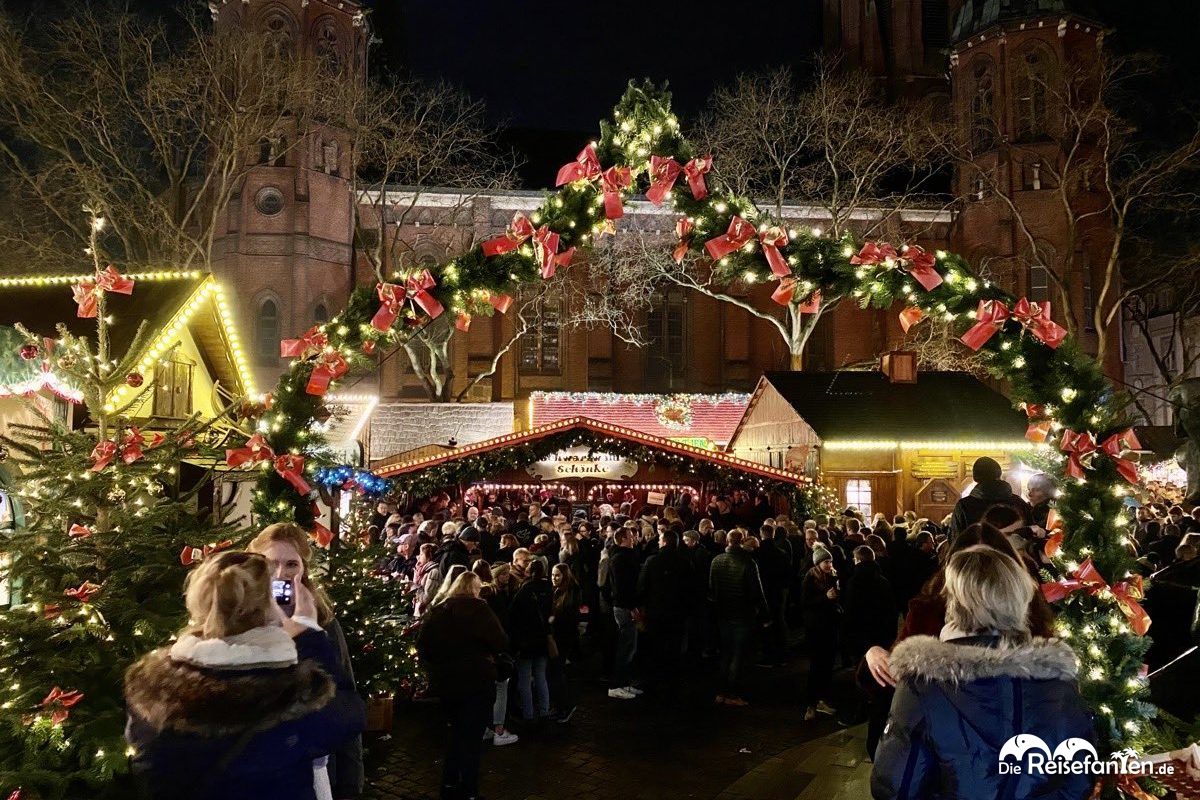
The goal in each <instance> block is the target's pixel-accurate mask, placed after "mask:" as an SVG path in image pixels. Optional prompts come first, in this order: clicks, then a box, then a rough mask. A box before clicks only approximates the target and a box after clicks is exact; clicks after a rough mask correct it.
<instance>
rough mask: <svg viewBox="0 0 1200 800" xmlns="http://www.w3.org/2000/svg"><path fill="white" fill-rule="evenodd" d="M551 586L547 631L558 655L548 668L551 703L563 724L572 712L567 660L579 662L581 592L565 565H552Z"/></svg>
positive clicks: (572, 705)
mask: <svg viewBox="0 0 1200 800" xmlns="http://www.w3.org/2000/svg"><path fill="white" fill-rule="evenodd" d="M550 584H551V585H552V586H553V587H554V600H553V614H552V616H551V617H550V631H551V633H552V635H553V636H554V645H555V649H556V650H557V651H558V654H557V655H554V654H551V658H550V662H549V667H548V668H549V685H550V700H551V703H552V704H553V706H554V709H555V716H556V718H557V719H558V720H560V721H562V722H566V721H568V720H569V719H570V718H571V715H572V714H573V713H574V712H575V703H574V702H573V700H572V696H571V686H570V675H568V673H567V661H568V660H570V661H576V660H578V659H579V620H580V614H579V607H580V605H581V604H582V602H583V593H582V590H581V589H580V587H579V581H577V580H576V579H575V574H574V573H573V572H572V571H571V568H570V567H569V566H567V565H566V564H565V563H561V562H560V563H558V564H555V565H554V569H552V570H551V571H550Z"/></svg>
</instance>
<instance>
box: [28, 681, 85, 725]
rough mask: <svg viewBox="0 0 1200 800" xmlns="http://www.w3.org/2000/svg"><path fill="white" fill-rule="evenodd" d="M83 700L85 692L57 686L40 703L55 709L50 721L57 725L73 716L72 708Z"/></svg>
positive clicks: (43, 706) (42, 705) (44, 706)
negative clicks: (67, 689) (64, 689)
mask: <svg viewBox="0 0 1200 800" xmlns="http://www.w3.org/2000/svg"><path fill="white" fill-rule="evenodd" d="M81 700H83V692H81V691H79V690H77V689H72V690H71V691H69V692H64V691H63V690H62V689H60V688H59V687H57V686H55V687H54V688H53V689H51V690H50V694H48V695H46V698H45V699H44V700H42V702H41V703H39V704H38V705H39V706H40V707H42V708H49V709H53V711H52V712H51V713H50V721H51V722H53V723H54V724H55V725H61V724H63V723H64V722H66V721H67V717H69V716H71V709H72V708H74V707H75V706H77V705H79V702H80V701H81Z"/></svg>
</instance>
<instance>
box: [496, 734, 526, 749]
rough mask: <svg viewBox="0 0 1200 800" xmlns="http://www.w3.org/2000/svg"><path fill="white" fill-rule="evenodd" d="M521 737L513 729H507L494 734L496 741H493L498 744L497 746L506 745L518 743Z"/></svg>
mask: <svg viewBox="0 0 1200 800" xmlns="http://www.w3.org/2000/svg"><path fill="white" fill-rule="evenodd" d="M520 738H521V737H520V736H517V735H516V734H515V733H512V732H511V731H505V732H504V733H497V734H496V735H495V736H494V740H495V741H494V742H493V743H494V744H495V745H496V747H504V745H506V744H516V743H517V740H519V739H520Z"/></svg>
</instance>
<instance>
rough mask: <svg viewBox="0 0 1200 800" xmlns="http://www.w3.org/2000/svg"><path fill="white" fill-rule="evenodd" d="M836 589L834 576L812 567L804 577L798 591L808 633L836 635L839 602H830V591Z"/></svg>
mask: <svg viewBox="0 0 1200 800" xmlns="http://www.w3.org/2000/svg"><path fill="white" fill-rule="evenodd" d="M836 588H838V579H837V576H836V575H833V574H829V573H826V572H824V571H822V569H821V568H820V567H813V568H812V569H810V570H809V571H808V573H807V574H805V576H804V583H803V584H802V585H801V590H800V606H801V608H802V609H803V610H804V627H805V628H808V629H809V630H810V631H821V632H827V633H836V632H837V628H838V622H839V621H840V620H841V614H842V607H841V605H839V600H840V598H839V600H830V599H829V595H828V592H829V590H830V589H836Z"/></svg>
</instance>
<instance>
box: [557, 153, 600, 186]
mask: <svg viewBox="0 0 1200 800" xmlns="http://www.w3.org/2000/svg"><path fill="white" fill-rule="evenodd" d="M599 174H600V159H599V158H597V157H596V145H594V144H589V145H588V146H587V147H585V148H583V149H582V150H580V151H579V155H577V156H575V160H574V161H572V162H571V163H569V164H564V165H563V166H562V167H561V168H560V169H559V170H558V177H557V178H556V179H555V181H554V185H555V186H562V185H563V184H564V183H571V182H572V181H582V180H589V181H590V180H591V179H592V178H595V177H596V176H597V175H599Z"/></svg>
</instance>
